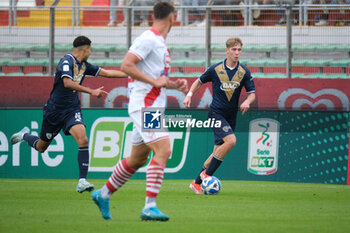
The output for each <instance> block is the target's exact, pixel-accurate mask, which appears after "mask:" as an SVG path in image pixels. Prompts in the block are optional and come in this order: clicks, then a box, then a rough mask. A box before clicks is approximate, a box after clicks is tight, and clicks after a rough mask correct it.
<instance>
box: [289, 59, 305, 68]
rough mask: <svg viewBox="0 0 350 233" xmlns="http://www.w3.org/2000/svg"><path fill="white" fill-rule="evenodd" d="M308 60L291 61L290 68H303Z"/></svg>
mask: <svg viewBox="0 0 350 233" xmlns="http://www.w3.org/2000/svg"><path fill="white" fill-rule="evenodd" d="M308 60H309V59H297V60H295V59H292V66H305V63H306V62H307V61H308Z"/></svg>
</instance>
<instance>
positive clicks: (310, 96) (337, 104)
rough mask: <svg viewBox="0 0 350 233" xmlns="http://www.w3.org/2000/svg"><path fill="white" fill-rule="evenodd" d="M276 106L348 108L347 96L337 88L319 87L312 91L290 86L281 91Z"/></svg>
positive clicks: (280, 107) (281, 107)
mask: <svg viewBox="0 0 350 233" xmlns="http://www.w3.org/2000/svg"><path fill="white" fill-rule="evenodd" d="M277 103H278V108H279V109H285V108H292V109H295V110H299V109H306V108H307V109H309V108H311V109H320V108H323V109H324V108H326V109H327V110H334V109H336V108H337V109H339V108H341V109H343V110H349V98H348V97H347V95H346V94H345V93H344V92H342V91H340V90H337V89H321V90H319V91H316V92H314V93H312V92H310V91H308V90H305V89H302V88H290V89H287V90H285V91H283V92H282V93H281V94H280V96H279V97H278V100H277Z"/></svg>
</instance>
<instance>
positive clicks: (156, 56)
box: [128, 28, 170, 113]
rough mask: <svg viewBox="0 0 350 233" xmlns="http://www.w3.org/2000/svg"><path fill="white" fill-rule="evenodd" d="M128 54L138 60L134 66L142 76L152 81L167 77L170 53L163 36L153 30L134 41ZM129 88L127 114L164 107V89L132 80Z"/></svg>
mask: <svg viewBox="0 0 350 233" xmlns="http://www.w3.org/2000/svg"><path fill="white" fill-rule="evenodd" d="M129 53H133V54H134V55H136V56H137V57H138V58H139V59H140V62H138V63H137V64H136V66H137V67H138V68H139V69H140V70H141V72H143V73H144V74H146V75H148V76H150V77H152V78H154V79H157V78H159V77H160V76H161V75H165V76H167V77H169V72H170V53H169V50H168V48H167V46H166V44H165V40H164V38H163V36H162V35H160V34H159V33H158V32H157V31H156V30H154V29H153V28H152V29H150V30H147V31H145V32H143V33H142V34H141V35H140V36H139V37H137V38H136V39H135V41H134V42H133V44H132V45H131V47H130V49H129ZM131 78H132V77H131ZM129 88H130V90H129V95H130V96H129V98H130V101H129V107H128V108H129V113H132V112H135V111H138V110H141V108H142V107H165V105H166V89H165V88H157V87H154V86H152V85H151V84H148V83H145V82H141V81H138V80H134V81H133V82H132V85H129Z"/></svg>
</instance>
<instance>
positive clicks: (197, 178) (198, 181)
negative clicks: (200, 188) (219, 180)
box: [194, 167, 206, 184]
mask: <svg viewBox="0 0 350 233" xmlns="http://www.w3.org/2000/svg"><path fill="white" fill-rule="evenodd" d="M205 169H206V168H205V167H202V169H201V171H200V172H199V174H198V176H197V177H196V179H195V180H194V183H196V184H201V183H202V179H201V173H202V171H204V170H205Z"/></svg>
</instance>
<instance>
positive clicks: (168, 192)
mask: <svg viewBox="0 0 350 233" xmlns="http://www.w3.org/2000/svg"><path fill="white" fill-rule="evenodd" d="M90 181H91V182H93V183H94V184H95V186H96V187H97V188H99V187H101V186H102V185H103V184H104V183H105V180H90ZM76 182H77V181H76V180H40V179H35V180H34V179H33V180H32V179H0V187H1V188H0V232H1V233H7V232H8V233H16V232H25V233H34V232H40V233H52V232H57V233H62V232H64V233H70V232H84V233H90V232H91V233H106V232H114V233H119V232H123V233H124V232H135V233H138V232H142V233H147V232H150V233H158V232H159V233H170V232H178V233H187V232H188V233H196V232H213V233H220V232H230V233H232V232H239V233H244V232H259V233H265V232H269V233H271V232H283V233H288V232H298V233H311V232H318V233H320V232H322V233H324V232H330V233H337V232H339V233H345V232H350V186H346V185H325V184H302V183H280V182H252V181H225V180H224V181H221V182H222V190H221V192H220V193H219V194H218V195H216V196H205V195H195V194H194V193H192V191H191V190H190V189H189V188H188V184H189V182H190V181H189V180H165V181H164V183H163V187H162V189H161V192H160V194H159V196H158V207H159V209H160V210H162V211H163V212H165V213H166V214H168V215H169V216H170V220H169V221H168V222H142V221H141V220H140V212H141V209H142V207H143V204H144V199H145V181H144V180H131V181H129V182H128V183H127V184H126V185H125V186H124V187H123V188H122V189H120V190H119V191H117V192H116V193H115V194H114V195H113V197H112V199H111V214H112V216H113V220H112V221H106V220H104V219H102V217H101V215H100V213H99V211H98V209H97V206H96V205H95V204H94V203H93V202H92V200H91V197H90V193H83V194H79V193H76V192H75V185H76Z"/></svg>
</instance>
